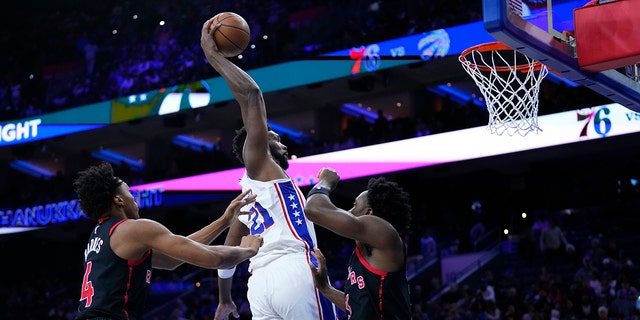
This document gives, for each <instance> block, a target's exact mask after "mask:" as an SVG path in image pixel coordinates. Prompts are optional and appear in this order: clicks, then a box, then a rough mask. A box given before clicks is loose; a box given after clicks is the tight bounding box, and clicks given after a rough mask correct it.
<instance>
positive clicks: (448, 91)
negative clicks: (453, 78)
mask: <svg viewBox="0 0 640 320" xmlns="http://www.w3.org/2000/svg"><path fill="white" fill-rule="evenodd" d="M427 90H429V91H431V92H433V93H435V94H437V95H439V96H442V97H449V98H450V99H451V101H453V102H455V103H457V104H459V105H461V106H464V105H467V103H469V101H473V104H475V105H477V106H479V107H483V108H484V107H485V103H484V102H483V101H480V99H478V98H477V97H473V96H471V95H470V94H468V93H466V92H464V91H462V90H458V89H456V88H455V87H453V86H448V85H445V84H441V85H439V86H435V87H429V88H427Z"/></svg>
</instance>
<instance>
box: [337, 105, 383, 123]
mask: <svg viewBox="0 0 640 320" xmlns="http://www.w3.org/2000/svg"><path fill="white" fill-rule="evenodd" d="M340 111H342V112H343V113H345V114H348V115H350V116H352V117H356V118H359V117H360V116H364V119H365V120H366V121H367V122H369V123H374V122H375V121H376V119H378V114H377V113H376V112H373V111H369V110H367V109H366V108H362V107H359V106H356V105H354V104H351V103H345V104H343V105H342V106H340Z"/></svg>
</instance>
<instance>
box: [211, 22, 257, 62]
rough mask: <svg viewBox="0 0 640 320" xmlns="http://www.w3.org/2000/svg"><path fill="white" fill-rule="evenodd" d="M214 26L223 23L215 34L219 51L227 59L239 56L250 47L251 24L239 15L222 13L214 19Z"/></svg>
mask: <svg viewBox="0 0 640 320" xmlns="http://www.w3.org/2000/svg"><path fill="white" fill-rule="evenodd" d="M213 19H214V22H213V24H212V26H213V25H215V24H218V23H221V25H220V28H218V30H216V32H215V33H214V34H213V39H214V40H215V42H216V45H217V46H218V49H219V50H220V52H221V53H222V55H223V56H225V57H233V56H237V55H239V54H240V53H242V51H244V49H246V48H247V46H248V45H249V40H250V35H251V31H250V29H249V24H247V21H245V20H244V18H242V16H240V15H239V14H237V13H233V12H221V13H218V14H217V15H215V16H214V17H213Z"/></svg>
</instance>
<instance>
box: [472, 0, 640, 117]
mask: <svg viewBox="0 0 640 320" xmlns="http://www.w3.org/2000/svg"><path fill="white" fill-rule="evenodd" d="M588 2H589V0H483V20H484V27H485V29H486V30H487V32H488V33H489V34H491V35H492V36H493V37H494V38H496V40H498V41H501V42H502V43H504V44H506V45H508V46H509V47H511V48H513V49H515V50H517V51H519V52H520V53H523V54H525V55H526V56H528V57H530V58H532V59H535V60H537V61H539V62H541V63H543V64H545V65H546V66H547V67H549V68H550V69H551V70H552V72H554V73H556V74H558V75H561V76H562V77H564V78H566V79H568V80H571V81H573V82H575V83H577V84H579V85H583V86H586V87H588V88H590V89H592V90H594V91H595V92H597V93H599V94H601V95H603V96H606V97H608V98H609V99H611V100H612V101H614V102H617V103H619V104H621V105H623V106H625V107H626V108H628V109H631V110H633V111H636V112H640V83H639V82H637V81H636V80H634V79H633V76H634V75H633V74H627V73H628V71H629V70H631V71H632V72H633V71H634V70H633V69H634V68H635V71H636V72H637V65H635V66H630V67H629V68H627V69H626V70H625V68H618V69H611V70H604V71H599V72H589V71H585V70H583V69H581V68H580V66H579V65H578V59H577V54H576V49H575V39H574V38H573V37H570V36H568V34H571V33H572V32H573V31H574V10H575V9H578V8H582V7H583V6H585V5H586V4H587V3H588ZM602 2H604V1H602ZM593 41H598V39H593ZM602 50H606V48H602ZM636 79H637V78H636Z"/></svg>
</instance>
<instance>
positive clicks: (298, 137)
mask: <svg viewBox="0 0 640 320" xmlns="http://www.w3.org/2000/svg"><path fill="white" fill-rule="evenodd" d="M267 124H268V125H269V126H270V127H271V129H272V130H273V131H275V132H276V133H277V134H279V135H280V136H281V137H282V136H283V135H287V137H289V139H291V140H293V141H295V142H297V143H302V142H303V140H304V139H305V138H307V136H306V135H305V134H303V133H300V132H298V131H295V130H293V129H289V128H287V127H285V126H282V125H279V124H276V123H273V122H271V121H267Z"/></svg>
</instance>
